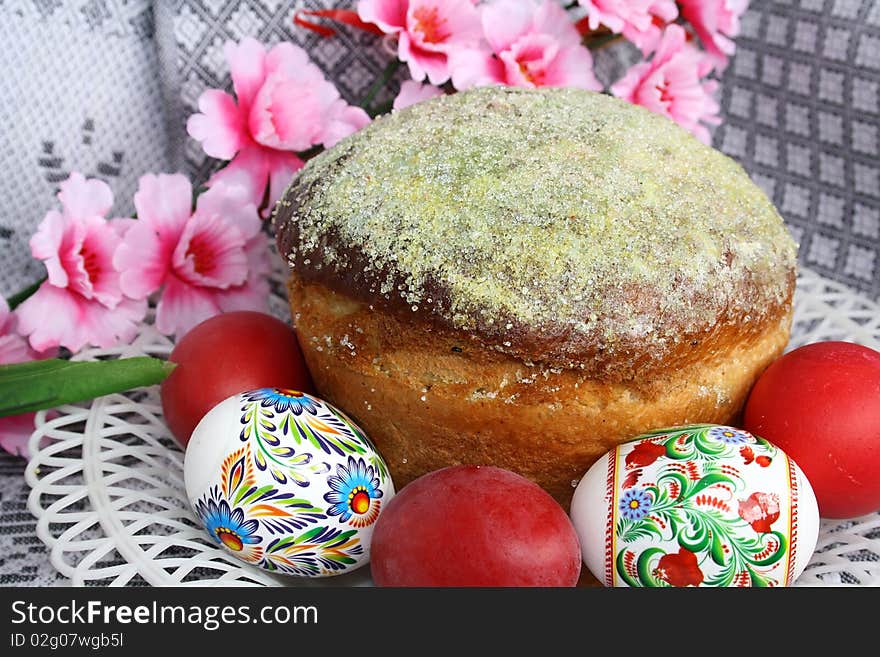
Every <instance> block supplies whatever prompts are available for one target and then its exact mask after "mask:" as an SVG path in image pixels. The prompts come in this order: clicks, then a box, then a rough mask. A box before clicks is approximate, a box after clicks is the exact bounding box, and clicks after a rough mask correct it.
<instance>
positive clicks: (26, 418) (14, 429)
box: [0, 413, 37, 458]
mask: <svg viewBox="0 0 880 657" xmlns="http://www.w3.org/2000/svg"><path fill="white" fill-rule="evenodd" d="M36 416H37V414H36V413H25V414H23V415H13V416H11V417H0V447H2V448H3V449H4V450H5V451H7V452H9V453H10V454H15V455H16V456H21V457H24V458H30V451H29V450H28V442H29V441H30V438H31V434H32V433H33V432H34V428H35V427H34V420H35V419H36Z"/></svg>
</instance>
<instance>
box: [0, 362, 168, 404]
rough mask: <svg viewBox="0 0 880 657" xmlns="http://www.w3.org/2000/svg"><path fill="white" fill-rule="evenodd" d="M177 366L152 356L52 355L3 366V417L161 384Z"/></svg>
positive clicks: (0, 368) (0, 370)
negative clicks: (96, 357)
mask: <svg viewBox="0 0 880 657" xmlns="http://www.w3.org/2000/svg"><path fill="white" fill-rule="evenodd" d="M174 367H175V364H174V363H172V362H170V361H166V360H163V359H161V358H151V357H149V356H142V357H137V358H119V359H116V360H100V361H69V360H64V359H62V358H49V359H46V360H33V361H29V362H27V363H16V364H14V365H0V417H6V416H7V415H19V414H21V413H31V412H33V411H39V410H43V409H47V408H55V407H56V406H61V405H62V404H72V403H74V402H80V401H86V400H89V399H94V398H95V397H101V396H102V395H109V394H111V393H115V392H125V391H126V390H131V389H133V388H140V387H142V386H150V385H154V384H156V383H161V382H162V381H164V380H165V377H167V376H168V375H169V374H171V371H172V370H173V369H174Z"/></svg>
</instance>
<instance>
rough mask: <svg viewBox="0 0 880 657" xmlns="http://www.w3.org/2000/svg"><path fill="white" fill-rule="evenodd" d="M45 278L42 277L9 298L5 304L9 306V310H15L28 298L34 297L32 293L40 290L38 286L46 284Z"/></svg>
mask: <svg viewBox="0 0 880 657" xmlns="http://www.w3.org/2000/svg"><path fill="white" fill-rule="evenodd" d="M47 278H48V277H47V276H43V277H42V278H41V279H40V280H38V281H37V282H35V283H32V284H31V285H28V286H27V287H26V288H24V289H23V290H21V291H20V292H16V293H15V294H13V295H12V296H11V297H9V298H8V299H7V300H6V303H7V304H9V309H10V310H15V309H16V308H17V307H18V306H20V305H21V304H22V303H24V302H25V301H26V300H27V299H28V298H30V297H31V296H33V295H34V293H35V292H36V291H37V290H39V289H40V286H41V285H42V284H43V283H45V282H46V279H47Z"/></svg>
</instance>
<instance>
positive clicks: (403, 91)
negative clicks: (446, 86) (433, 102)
mask: <svg viewBox="0 0 880 657" xmlns="http://www.w3.org/2000/svg"><path fill="white" fill-rule="evenodd" d="M442 95H443V90H442V89H440V88H438V87H435V86H433V85H430V84H422V83H421V82H416V81H415V80H404V81H403V83H402V84H401V85H400V93H398V94H397V97H396V98H395V99H394V104H393V105H392V107H393V108H394V109H396V110H401V109H403V108H404V107H409V106H410V105H415V104H416V103H420V102H422V101H423V100H428V99H429V98H436V97H437V96H442Z"/></svg>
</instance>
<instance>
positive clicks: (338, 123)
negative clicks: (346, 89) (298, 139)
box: [317, 98, 370, 148]
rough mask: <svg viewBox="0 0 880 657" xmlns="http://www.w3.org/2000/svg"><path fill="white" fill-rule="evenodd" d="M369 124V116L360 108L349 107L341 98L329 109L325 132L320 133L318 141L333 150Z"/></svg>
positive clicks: (325, 119) (325, 121) (326, 116)
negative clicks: (339, 143)
mask: <svg viewBox="0 0 880 657" xmlns="http://www.w3.org/2000/svg"><path fill="white" fill-rule="evenodd" d="M369 123H370V115H369V114H367V113H366V112H365V111H364V110H363V109H361V108H360V107H355V106H354V105H349V104H348V103H346V102H345V101H344V100H342V99H341V98H340V99H339V100H337V101H336V102H335V103H333V104H332V105H331V106H330V107H329V109H327V112H326V115H325V118H324V125H323V130H322V131H321V132H320V133H319V135H318V137H317V140H318V142H319V143H321V144H323V145H324V147H325V148H332V147H333V146H335V145H336V144H337V143H338V142H340V141H341V140H343V139H345V138H346V137H348V136H349V135H352V134H354V133H355V132H357V131H358V130H360V129H361V128H363V127H365V126H366V125H368V124H369Z"/></svg>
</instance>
